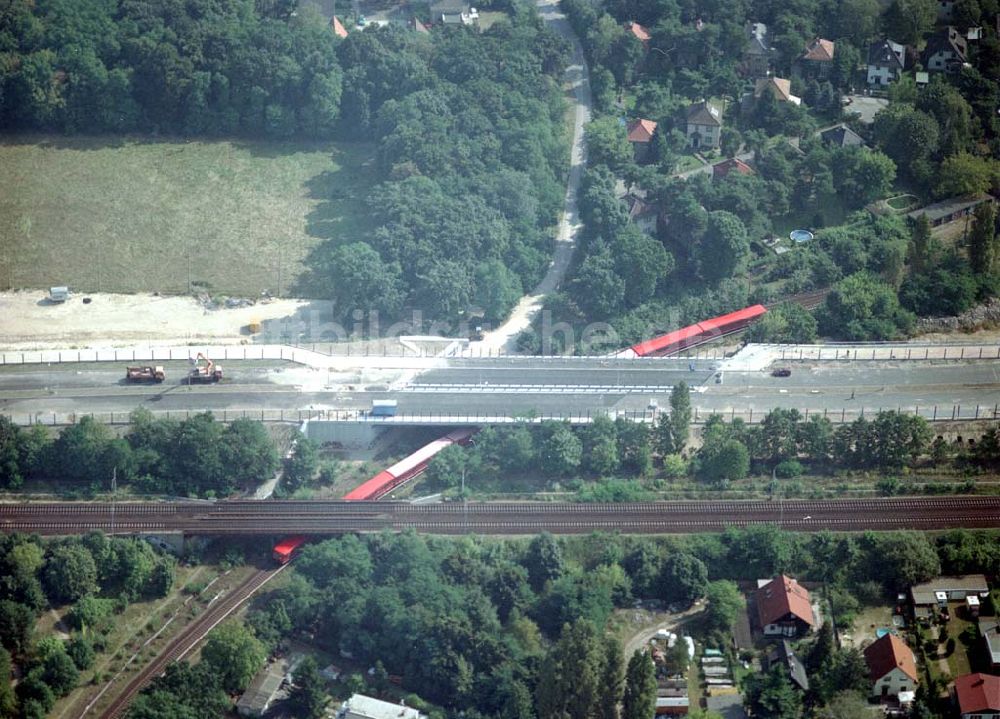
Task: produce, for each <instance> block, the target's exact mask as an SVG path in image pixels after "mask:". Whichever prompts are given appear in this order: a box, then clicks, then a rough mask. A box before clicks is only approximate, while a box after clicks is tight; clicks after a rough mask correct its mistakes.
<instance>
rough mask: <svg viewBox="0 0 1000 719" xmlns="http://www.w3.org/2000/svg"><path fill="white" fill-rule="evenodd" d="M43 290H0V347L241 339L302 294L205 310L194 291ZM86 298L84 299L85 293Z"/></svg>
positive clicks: (290, 309) (285, 311)
mask: <svg viewBox="0 0 1000 719" xmlns="http://www.w3.org/2000/svg"><path fill="white" fill-rule="evenodd" d="M46 296H47V295H46V293H45V292H40V291H30V292H2V293H0V347H2V348H3V349H44V348H57V347H66V348H72V347H116V346H128V345H149V344H152V345H183V344H188V343H192V342H194V343H204V342H206V341H209V340H211V342H212V343H214V344H227V343H239V342H241V341H244V340H248V339H249V334H248V333H247V330H246V328H247V325H249V324H250V323H251V322H252V321H257V320H259V321H266V320H269V319H275V318H282V317H287V316H290V315H293V314H295V312H296V311H297V310H298V309H299V308H300V307H303V306H305V305H306V304H307V302H306V301H304V300H273V301H271V302H268V303H266V304H264V303H257V304H256V305H252V306H250V307H237V308H232V309H229V308H224V309H216V310H208V309H206V308H205V307H204V306H203V305H201V304H200V303H199V302H198V301H197V300H196V299H194V298H193V297H158V296H155V295H150V294H136V295H116V294H93V295H74V296H73V297H71V298H70V299H69V300H68V301H67V302H65V303H62V304H52V303H50V302H49V301H48V300H47V299H46ZM85 298H88V299H90V302H88V303H84V301H83V300H84V299H85Z"/></svg>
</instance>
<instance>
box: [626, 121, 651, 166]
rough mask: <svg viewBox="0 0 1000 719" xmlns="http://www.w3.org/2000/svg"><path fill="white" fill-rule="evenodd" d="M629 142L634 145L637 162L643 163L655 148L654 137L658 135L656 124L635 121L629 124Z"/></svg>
mask: <svg viewBox="0 0 1000 719" xmlns="http://www.w3.org/2000/svg"><path fill="white" fill-rule="evenodd" d="M627 132H628V141H629V143H631V145H632V154H633V156H634V157H635V161H636V162H643V161H644V160H646V159H647V158H648V157H649V154H650V150H651V148H652V146H653V135H655V134H656V123H655V122H653V121H652V120H642V119H639V120H633V121H632V122H630V123H629V124H628V127H627Z"/></svg>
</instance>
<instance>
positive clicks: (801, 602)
mask: <svg viewBox="0 0 1000 719" xmlns="http://www.w3.org/2000/svg"><path fill="white" fill-rule="evenodd" d="M754 601H755V602H756V604H757V619H758V620H759V622H760V627H761V631H763V633H764V636H781V637H797V636H801V635H803V634H808V633H809V632H810V631H812V630H813V629H814V628H815V627H816V615H815V614H814V613H813V608H812V599H811V598H810V596H809V591H808V590H807V589H806V588H805V587H803V586H802V585H801V584H799V583H798V582H797V581H796V580H794V579H792V578H791V577H787V576H785V575H784V574H779V575H778V576H777V577H775V578H774V579H772V580H771V581H769V582H765V583H763V584H762V585H761V586H760V587H759V588H758V589H757V591H756V592H754Z"/></svg>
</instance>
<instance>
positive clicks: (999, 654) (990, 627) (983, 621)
mask: <svg viewBox="0 0 1000 719" xmlns="http://www.w3.org/2000/svg"><path fill="white" fill-rule="evenodd" d="M979 633H980V634H981V635H982V636H983V639H985V640H986V651H988V652H989V653H990V662H991V663H992V664H1000V620H997V619H996V618H995V617H993V618H988V619H987V618H983V617H980V619H979Z"/></svg>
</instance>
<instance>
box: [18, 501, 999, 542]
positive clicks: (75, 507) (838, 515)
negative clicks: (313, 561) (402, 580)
mask: <svg viewBox="0 0 1000 719" xmlns="http://www.w3.org/2000/svg"><path fill="white" fill-rule="evenodd" d="M754 524H776V525H779V526H780V527H782V528H784V529H787V530H792V531H819V530H824V529H826V530H834V531H863V530H875V531H884V530H895V529H920V530H932V529H949V528H957V527H966V528H997V527H1000V497H979V496H970V497H929V498H875V499H844V500H827V501H807V500H786V501H780V500H774V501H746V502H741V501H719V502H641V503H624V504H570V503H547V502H546V503H530V502H523V503H468V504H464V503H453V504H436V505H414V504H409V503H404V502H344V501H262V502H258V501H222V502H215V503H205V502H158V503H130V502H114V503H109V502H105V503H100V502H97V503H82V502H57V503H32V504H10V503H8V504H2V505H0V531H3V532H7V533H10V532H29V533H38V534H49V535H60V534H79V533H85V532H89V531H93V530H99V531H103V532H107V533H112V534H157V533H164V532H181V533H184V534H187V535H212V536H218V535H257V536H279V535H288V534H304V535H335V534H342V533H349V532H351V533H353V532H380V531H383V530H390V531H402V530H406V529H412V530H415V531H417V532H421V533H427V534H490V535H530V534H537V533H539V532H543V531H546V532H552V533H554V534H585V533H589V532H593V531H606V532H621V533H625V534H682V533H692V532H715V531H722V530H723V529H725V528H726V527H732V526H735V527H746V526H750V525H754Z"/></svg>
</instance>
